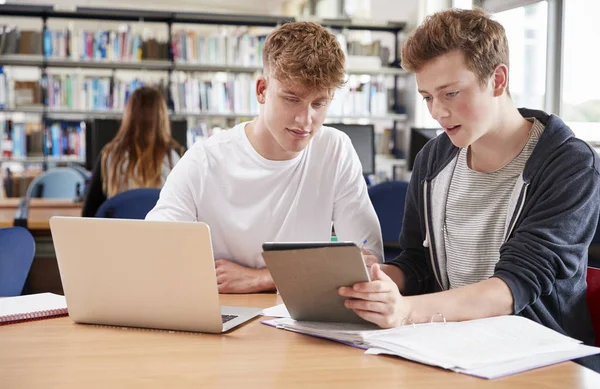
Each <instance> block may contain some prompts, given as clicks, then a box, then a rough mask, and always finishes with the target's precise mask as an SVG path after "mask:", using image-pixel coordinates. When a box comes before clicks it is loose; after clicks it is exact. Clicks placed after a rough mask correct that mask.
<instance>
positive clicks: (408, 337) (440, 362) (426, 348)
mask: <svg viewBox="0 0 600 389" xmlns="http://www.w3.org/2000/svg"><path fill="white" fill-rule="evenodd" d="M432 319H433V318H432ZM263 323H264V324H267V325H270V326H273V327H276V328H279V329H283V330H288V331H293V332H298V333H302V334H306V335H311V336H316V337H321V338H326V339H330V340H334V341H338V342H341V343H345V344H350V345H353V346H356V347H359V348H362V349H366V350H367V351H366V353H367V354H374V355H378V354H383V355H394V356H399V357H402V358H405V359H409V360H412V361H415V362H419V363H423V364H427V365H432V366H438V367H441V368H444V369H449V370H452V371H455V372H459V373H463V374H469V375H473V376H477V377H481V378H487V379H494V378H499V377H503V376H507V375H511V374H515V373H519V372H522V371H526V370H530V369H534V368H537V367H541V366H546V365H551V364H555V363H559V362H564V361H568V360H572V359H576V358H580V357H585V356H589V355H594V354H600V348H598V347H592V346H586V345H583V344H582V343H581V342H580V341H578V340H576V339H573V338H570V337H568V336H565V335H562V334H560V333H558V332H556V331H554V330H552V329H550V328H547V327H544V326H543V325H541V324H538V323H536V322H534V321H532V320H529V319H526V318H524V317H521V316H516V315H511V316H497V317H491V318H485V319H477V320H470V321H464V322H448V323H446V322H445V321H444V322H432V323H426V324H417V325H404V326H402V327H397V328H393V329H373V328H372V327H371V326H367V325H365V326H363V327H360V325H355V324H344V323H319V322H299V321H295V320H293V319H290V318H281V319H272V320H266V321H263Z"/></svg>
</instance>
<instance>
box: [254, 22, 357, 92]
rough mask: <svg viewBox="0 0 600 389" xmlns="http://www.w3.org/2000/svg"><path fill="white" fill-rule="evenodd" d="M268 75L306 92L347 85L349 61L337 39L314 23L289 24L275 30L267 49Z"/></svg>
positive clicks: (266, 73)
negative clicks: (345, 81) (346, 76)
mask: <svg viewBox="0 0 600 389" xmlns="http://www.w3.org/2000/svg"><path fill="white" fill-rule="evenodd" d="M263 65H264V72H265V75H268V76H272V77H274V78H276V79H277V80H279V81H283V82H285V81H289V82H292V83H294V84H299V85H301V86H302V87H303V88H305V89H317V90H322V89H327V90H330V89H335V88H340V87H342V86H343V85H344V77H345V73H346V58H345V55H344V52H343V50H342V48H341V47H340V44H339V43H338V41H337V39H336V37H335V35H333V34H332V33H331V32H329V31H328V30H327V29H326V28H325V27H323V26H321V25H320V24H317V23H314V22H292V23H286V24H284V25H282V26H281V27H279V28H277V29H276V30H274V31H273V32H272V33H271V34H269V36H268V37H267V39H266V40H265V44H264V47H263Z"/></svg>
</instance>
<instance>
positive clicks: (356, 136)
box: [327, 123, 375, 175]
mask: <svg viewBox="0 0 600 389" xmlns="http://www.w3.org/2000/svg"><path fill="white" fill-rule="evenodd" d="M327 126H328V127H333V128H337V129H338V130H340V131H342V132H344V133H346V135H348V136H349V137H350V140H351V141H352V145H353V146H354V150H356V154H358V159H360V163H361V164H362V168H363V174H364V175H368V174H374V173H375V126H374V125H372V124H342V123H335V124H327Z"/></svg>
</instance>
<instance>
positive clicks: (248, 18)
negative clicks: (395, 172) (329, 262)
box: [0, 4, 407, 163]
mask: <svg viewBox="0 0 600 389" xmlns="http://www.w3.org/2000/svg"><path fill="white" fill-rule="evenodd" d="M0 15H2V17H5V16H14V17H26V18H37V19H39V20H41V26H42V27H41V31H40V35H39V37H37V38H35V37H34V38H32V39H41V42H38V41H35V42H36V43H37V46H41V51H39V52H37V53H33V54H32V53H19V54H15V53H4V54H3V52H2V51H0V67H3V66H4V67H5V66H14V67H32V68H38V69H39V70H40V71H41V77H42V80H43V81H42V83H41V84H42V85H40V89H41V95H42V96H41V100H42V103H41V104H38V105H33V106H15V105H14V104H13V105H11V104H10V102H8V101H7V103H6V104H4V106H3V107H2V102H1V101H0V115H2V114H4V115H10V114H25V115H39V116H40V117H41V122H42V123H48V122H51V121H77V120H80V121H90V120H93V119H97V118H119V117H121V115H122V113H123V111H122V104H121V105H120V106H117V105H116V104H114V101H115V100H117V99H116V98H115V96H113V95H107V96H106V101H111V103H110V104H106V105H105V106H104V105H103V106H102V109H96V108H95V107H96V106H95V105H94V104H83V106H82V105H81V104H80V103H81V100H82V98H81V97H80V96H81V95H78V94H77V93H78V90H79V89H81V90H83V89H86V88H83V87H79V86H77V87H72V86H70V84H71V82H72V83H73V85H79V84H82V83H86V82H89V83H90V85H91V84H93V83H104V84H106V85H109V84H110V89H111V92H110V93H113V89H112V88H113V85H114V84H115V83H118V82H121V81H118V80H117V76H116V73H117V72H119V71H134V72H136V71H137V72H139V73H140V74H144V73H146V72H155V73H159V72H162V73H164V77H163V78H161V79H160V87H161V88H162V89H163V90H164V91H165V94H166V96H167V100H168V105H169V109H170V115H171V116H172V117H173V118H185V119H188V120H214V119H221V120H229V121H235V120H242V119H249V118H252V117H254V116H255V115H256V114H257V113H258V112H257V109H258V108H257V107H256V106H252V104H250V105H248V104H246V102H242V103H237V102H231V103H230V104H229V105H228V107H225V108H223V107H220V106H218V105H214V104H213V105H210V107H209V106H202V105H199V104H192V105H191V106H186V105H185V104H182V101H181V99H177V97H178V96H175V94H176V93H180V94H181V91H180V90H179V89H178V88H180V85H188V84H187V83H189V82H200V83H207V84H208V85H210V86H211V87H213V88H215V89H219V88H222V87H225V86H223V85H225V84H227V82H235V81H236V79H238V78H239V79H250V80H252V77H253V76H254V75H256V74H257V73H258V72H260V71H261V69H262V64H261V62H262V57H261V55H259V54H260V51H257V52H252V56H251V58H247V57H244V56H243V55H246V54H247V51H242V53H241V54H242V55H241V56H240V58H241V59H240V58H238V57H235V58H237V59H232V58H234V57H232V56H231V55H230V54H231V53H232V51H231V47H232V45H234V46H235V47H243V45H244V44H247V45H248V47H250V48H251V50H254V48H255V47H256V46H258V47H260V45H261V42H262V41H261V39H264V35H266V34H265V33H260V32H259V33H256V34H255V35H252V34H251V33H250V32H249V31H250V29H251V28H256V29H259V30H260V29H261V28H262V29H265V28H271V29H272V28H274V27H276V26H278V25H280V24H282V23H284V22H288V21H294V20H297V19H295V18H291V17H284V16H257V15H232V14H210V13H182V12H164V11H147V10H126V9H103V8H88V7H71V8H68V9H61V8H55V7H53V6H46V5H19V4H4V5H0ZM54 20H61V21H63V22H65V23H70V22H79V21H92V20H96V21H100V22H104V23H132V24H136V23H137V24H148V23H160V24H162V25H163V26H164V27H166V37H163V38H165V39H166V40H165V39H163V40H161V39H160V38H158V37H157V38H156V39H155V38H154V37H150V38H147V37H144V35H145V34H146V31H143V32H140V31H136V30H135V29H130V27H126V28H123V29H121V28H120V27H119V30H111V31H108V30H107V31H87V30H83V29H81V30H77V29H73V28H71V27H64V28H54V27H52V26H50V23H51V22H52V21H54ZM314 21H316V22H319V23H321V24H322V25H324V26H326V27H328V28H330V29H331V30H332V31H333V32H334V33H336V34H343V33H345V32H347V31H352V30H357V31H377V32H384V33H390V34H393V37H394V47H393V48H391V49H390V52H391V54H392V58H391V60H390V61H388V63H385V64H382V65H381V66H374V67H373V66H356V67H352V66H349V68H348V71H347V73H348V76H349V77H353V76H354V78H353V80H355V81H356V85H357V87H356V88H357V89H356V90H351V91H349V92H346V97H345V98H347V99H350V100H345V101H344V102H341V103H339V104H338V106H339V107H338V108H337V110H330V115H329V116H328V118H327V122H330V123H331V122H338V123H339V122H360V123H367V122H373V121H380V122H386V123H389V124H391V134H392V135H391V138H390V139H391V142H392V152H393V153H397V152H398V147H397V145H396V139H397V137H396V131H398V128H399V126H400V125H402V124H403V123H405V122H406V121H407V115H406V114H405V113H404V110H403V108H402V107H401V106H400V105H399V104H398V90H399V87H398V85H399V79H400V78H401V77H404V76H405V75H406V73H405V72H404V71H403V70H402V69H401V68H399V59H398V57H397V53H398V51H399V50H398V49H399V33H400V32H401V31H403V29H404V28H405V23H403V22H381V23H374V22H361V23H356V22H353V21H351V20H333V19H320V20H314ZM99 25H100V24H99ZM126 26H129V25H126ZM202 26H209V27H212V28H229V29H230V30H228V31H235V32H234V33H232V34H231V35H226V36H225V37H222V36H217V35H209V36H206V37H203V36H202V35H201V34H198V35H195V34H196V33H195V32H194V30H193V29H194V28H199V27H202ZM235 29H241V30H235ZM239 31H242V32H241V33H240V32H239ZM33 34H34V35H35V32H34V33H33ZM235 34H238V35H235ZM47 37H50V38H48V41H49V42H51V43H52V44H51V45H50V46H52V47H51V48H50V46H47V45H48V42H47V41H46V40H47ZM65 37H68V38H65ZM90 37H91V38H90ZM86 39H87V41H86ZM90 39H91V40H92V46H89V41H90ZM204 39H206V40H204ZM232 39H234V41H233V43H231V40H232ZM101 40H107V41H109V42H111V44H110V46H109V47H104V46H102V45H101V44H100V43H98V42H99V41H101ZM151 41H152V45H150V42H151ZM215 41H218V42H221V41H222V42H225V43H224V46H219V47H220V49H219V50H221V51H222V53H221V54H220V56H221V57H222V58H221V59H223V58H227V59H226V60H212V61H208V60H206V58H207V57H206V56H198V54H201V53H202V51H201V50H202V49H203V47H204V46H203V45H207V46H208V45H210V44H213V42H215ZM64 42H67V43H64ZM112 42H115V43H112ZM116 42H118V46H117V43H116ZM190 42H191V43H190ZM181 45H183V46H185V48H183V49H182V47H181ZM34 46H36V45H34ZM37 46H36V47H37ZM90 47H92V48H90ZM98 47H100V48H98ZM150 47H152V48H150ZM165 48H166V51H165ZM186 49H187V52H189V53H192V54H196V55H197V56H196V57H194V56H190V59H188V60H182V59H185V58H186V56H185V55H182V53H185V54H187V53H186V52H185V51H186ZM98 52H100V54H98ZM151 52H154V54H156V55H154V54H151V55H150V53H151ZM67 54H70V55H67ZM237 54H239V53H236V55H237ZM211 55H212V54H211ZM215 56H218V55H215ZM149 57H150V58H149ZM198 58H202V59H203V60H202V61H201V60H199V59H198ZM207 62H211V63H207ZM386 65H389V66H386ZM54 69H66V70H67V71H68V72H70V73H69V74H68V75H67V76H64V75H63V76H61V75H60V74H59V75H55V74H54V73H53V72H54ZM69 69H71V70H69ZM86 70H104V71H108V72H110V74H109V75H107V76H106V75H105V76H102V77H104V78H105V79H103V80H100V81H94V80H89V77H88V76H87V75H86V74H85V73H81V72H85V71H86ZM217 74H218V75H219V77H220V78H223V77H227V81H221V80H220V79H219V81H216V80H215V79H210V78H206V77H210V75H217ZM223 75H225V76H223ZM71 77H73V81H72V80H71ZM77 77H80V78H81V80H79V79H76V78H77ZM161 77H162V76H161ZM365 77H367V79H369V80H374V81H372V82H371V81H367V82H363V81H362V80H363V79H364V78H365ZM390 78H391V79H393V87H392V88H389V87H387V86H386V84H387V83H388V81H389V80H390ZM67 79H68V83H69V86H68V87H67V86H65V85H66V84H67V81H66V80H67ZM198 79H200V81H198ZM48 80H53V81H52V85H51V86H48V85H43V84H44V83H46V84H48ZM56 80H59V81H56ZM82 80H83V81H82ZM194 80H196V81H194ZM231 80H233V81H231ZM383 80H385V81H383ZM117 81H118V82H117ZM123 82H125V81H123ZM125 83H126V82H125ZM236 85H237V84H236ZM365 85H366V86H365ZM53 88H57V89H53ZM62 88H65V89H68V90H69V91H70V92H68V93H67V94H68V96H69V97H68V99H67V100H70V101H76V102H77V103H76V104H71V103H69V104H63V103H64V101H65V99H66V98H65V97H64V95H65V92H64V91H63V89H62ZM69 88H70V89H69ZM77 88H79V89H78V90H75V91H74V92H73V89H77ZM124 88H127V86H126V85H125V86H124ZM360 88H363V91H362V92H360V93H362V94H364V95H365V96H366V95H369V93H370V92H369V90H371V89H367V88H373V89H372V90H377V91H379V92H380V95H381V96H382V99H383V100H381V99H380V100H381V101H379V103H378V109H377V110H371V109H370V108H369V107H371V106H373V107H374V106H375V104H374V103H372V102H371V100H369V98H367V100H364V101H366V103H365V104H366V105H365V107H362V109H354V105H353V104H357V103H356V101H359V102H362V101H363V100H361V99H356V98H354V97H353V93H359V90H360ZM184 89H185V88H184ZM190 89H192V88H190ZM242 89H243V90H246V89H248V88H247V86H244V88H242ZM388 89H389V90H391V91H392V92H391V94H390V93H388ZM194 90H195V89H194ZM250 90H252V88H250ZM365 90H366V92H365ZM50 92H51V93H52V95H51V96H49V94H50ZM94 92H95V91H94ZM69 93H70V94H69ZM127 93H128V91H127V92H123V94H124V95H125V96H126V94H127ZM185 93H186V91H185V90H184V93H183V94H181V95H180V96H179V97H181V96H183V97H184V100H185V96H186V95H185ZM187 93H189V92H187ZM383 94H385V96H383ZM56 96H58V101H59V103H58V104H55V103H51V101H52V100H53V99H52V98H53V97H56ZM390 96H391V97H390ZM104 97H105V96H102V100H103V101H104ZM119 97H121V95H119ZM361 98H362V97H361ZM177 100H179V101H177ZM348 101H351V104H350V107H351V108H350V109H348V108H346V109H345V110H344V109H342V108H341V107H345V106H348V104H347V102H348ZM382 101H383V102H382ZM188 102H189V101H188ZM122 103H124V102H122ZM76 105H77V106H76ZM384 105H385V106H384ZM232 107H237V108H238V109H232ZM240 107H241V108H240ZM0 117H1V116H0ZM0 135H1V134H0ZM0 142H1V136H0ZM43 148H44V149H45V147H43ZM0 158H2V159H0V162H1V161H6V160H12V161H15V162H16V161H21V162H31V163H38V162H42V163H46V162H54V161H76V162H77V161H80V160H81V158H79V157H73V156H71V155H67V156H64V157H56V156H54V157H53V156H49V155H45V154H44V155H43V156H34V157H16V158H6V157H2V156H1V155H0Z"/></svg>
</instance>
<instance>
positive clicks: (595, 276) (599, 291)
mask: <svg viewBox="0 0 600 389" xmlns="http://www.w3.org/2000/svg"><path fill="white" fill-rule="evenodd" d="M586 281H587V296H586V297H587V304H588V309H589V310H590V316H591V318H592V327H593V328H594V334H595V335H596V346H598V347H600V269H597V268H594V267H588V269H587V277H586Z"/></svg>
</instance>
